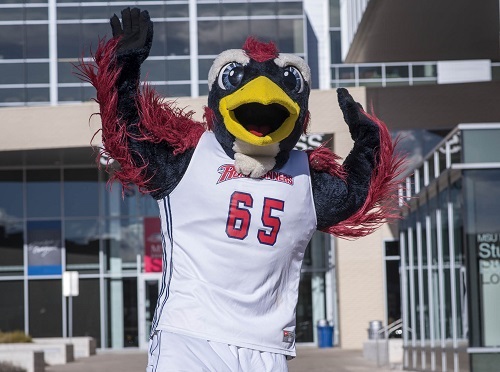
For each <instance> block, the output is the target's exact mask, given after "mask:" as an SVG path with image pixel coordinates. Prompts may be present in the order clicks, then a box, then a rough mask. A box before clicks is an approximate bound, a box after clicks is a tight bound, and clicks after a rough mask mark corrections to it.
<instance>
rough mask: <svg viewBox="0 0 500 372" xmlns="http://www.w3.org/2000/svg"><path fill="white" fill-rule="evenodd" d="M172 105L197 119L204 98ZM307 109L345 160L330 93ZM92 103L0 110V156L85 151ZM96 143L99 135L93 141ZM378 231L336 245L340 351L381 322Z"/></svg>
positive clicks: (317, 96) (94, 123)
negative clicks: (372, 322)
mask: <svg viewBox="0 0 500 372" xmlns="http://www.w3.org/2000/svg"><path fill="white" fill-rule="evenodd" d="M350 92H351V94H352V95H353V96H354V98H355V99H356V100H357V101H358V102H360V103H361V104H363V105H364V106H366V90H365V89H364V88H351V89H350ZM176 101H177V104H178V106H180V107H186V108H187V109H189V110H193V111H195V113H196V114H195V115H194V119H196V120H202V114H203V106H204V105H206V103H207V98H206V97H200V98H196V99H192V98H179V99H177V100H176ZM309 109H310V112H311V127H310V130H309V132H310V133H334V149H335V152H336V153H337V154H338V155H340V156H342V157H343V158H345V157H346V156H347V154H348V153H349V151H350V150H351V148H352V140H351V138H350V135H349V131H348V127H347V125H346V124H345V123H344V120H343V118H342V113H341V111H340V109H339V107H338V104H337V97H336V92H335V91H334V90H328V91H313V92H312V93H311V98H310V103H309ZM97 111H98V107H97V105H96V104H95V103H90V102H89V103H84V104H79V105H61V106H56V107H48V106H47V107H19V108H1V109H0V118H1V120H0V133H1V135H0V156H1V151H12V150H29V149H45V148H66V147H85V146H89V145H90V140H91V138H92V136H93V135H94V133H95V132H96V131H97V130H98V129H99V127H100V121H99V117H98V116H93V117H92V118H91V115H92V113H94V112H97ZM93 144H94V145H99V144H100V134H98V135H97V136H96V137H95V138H94V141H93ZM384 237H390V233H389V230H388V229H387V228H384V229H382V230H379V231H378V232H376V233H375V234H373V235H371V236H369V237H367V238H363V239H359V240H357V241H345V240H340V239H337V240H336V248H337V249H336V254H337V256H336V260H337V280H338V299H339V322H340V324H339V331H340V342H341V347H342V348H348V349H361V348H362V343H363V341H364V340H366V338H367V332H366V328H367V327H368V322H369V321H370V320H378V319H380V320H383V319H384V311H385V310H384V282H383V256H382V254H383V251H382V247H383V239H384Z"/></svg>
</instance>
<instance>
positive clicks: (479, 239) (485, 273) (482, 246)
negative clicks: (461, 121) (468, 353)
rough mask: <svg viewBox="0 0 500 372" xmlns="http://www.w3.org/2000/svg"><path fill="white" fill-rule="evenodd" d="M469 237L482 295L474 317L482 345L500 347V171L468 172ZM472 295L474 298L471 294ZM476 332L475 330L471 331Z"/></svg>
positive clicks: (480, 294)
mask: <svg viewBox="0 0 500 372" xmlns="http://www.w3.org/2000/svg"><path fill="white" fill-rule="evenodd" d="M464 177H465V179H466V184H465V186H466V193H467V194H466V203H467V211H468V218H467V230H466V231H467V234H468V242H469V247H468V250H469V251H470V252H471V253H473V254H472V255H471V256H469V257H472V258H474V256H475V258H476V260H477V263H475V264H474V263H471V265H474V266H475V267H471V273H475V275H474V276H472V278H471V279H472V283H474V284H475V285H474V287H475V288H477V289H478V292H479V302H480V306H479V307H477V308H474V304H473V309H472V310H473V312H472V317H471V319H473V321H474V319H475V318H473V317H474V316H475V317H479V319H480V322H479V324H480V327H481V337H480V345H478V346H491V347H493V346H498V345H499V344H500V319H499V317H498V308H499V306H500V289H499V288H500V271H499V267H500V257H499V254H498V250H499V248H498V246H499V245H500V228H499V224H498V210H499V208H500V200H499V199H498V198H497V197H494V195H498V193H499V192H500V171H499V170H497V169H494V170H471V171H465V172H464ZM471 295H473V294H472V293H471ZM471 331H472V332H473V333H474V329H471Z"/></svg>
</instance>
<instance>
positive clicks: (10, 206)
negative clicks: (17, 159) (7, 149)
mask: <svg viewBox="0 0 500 372" xmlns="http://www.w3.org/2000/svg"><path fill="white" fill-rule="evenodd" d="M22 217H23V172H22V171H21V170H9V171H0V221H1V220H7V219H11V218H22ZM0 257H1V255H0Z"/></svg>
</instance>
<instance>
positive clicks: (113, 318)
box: [106, 278, 139, 348]
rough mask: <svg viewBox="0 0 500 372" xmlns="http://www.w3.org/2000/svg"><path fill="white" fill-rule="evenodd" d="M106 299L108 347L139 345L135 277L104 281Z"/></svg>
mask: <svg viewBox="0 0 500 372" xmlns="http://www.w3.org/2000/svg"><path fill="white" fill-rule="evenodd" d="M106 286H107V293H108V301H109V302H110V306H109V308H110V309H109V311H108V314H107V315H108V319H107V324H108V329H107V331H108V337H107V339H108V345H106V346H108V347H115V348H116V347H120V348H121V347H137V346H139V342H138V339H139V337H138V336H139V329H138V319H137V313H138V308H137V279H136V278H123V279H110V280H107V281H106Z"/></svg>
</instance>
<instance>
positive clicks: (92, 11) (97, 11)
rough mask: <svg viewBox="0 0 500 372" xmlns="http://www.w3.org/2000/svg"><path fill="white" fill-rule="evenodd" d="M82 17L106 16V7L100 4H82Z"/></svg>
mask: <svg viewBox="0 0 500 372" xmlns="http://www.w3.org/2000/svg"><path fill="white" fill-rule="evenodd" d="M81 9H82V10H81V11H82V19H101V18H107V14H108V12H107V9H106V7H102V6H82V7H81Z"/></svg>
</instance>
